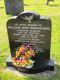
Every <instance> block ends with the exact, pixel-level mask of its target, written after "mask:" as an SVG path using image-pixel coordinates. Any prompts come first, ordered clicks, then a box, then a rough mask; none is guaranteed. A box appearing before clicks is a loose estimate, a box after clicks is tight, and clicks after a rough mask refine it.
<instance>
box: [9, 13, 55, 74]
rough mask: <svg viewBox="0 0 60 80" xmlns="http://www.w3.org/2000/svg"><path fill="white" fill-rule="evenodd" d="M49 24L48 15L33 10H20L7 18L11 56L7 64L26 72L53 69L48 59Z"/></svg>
mask: <svg viewBox="0 0 60 80" xmlns="http://www.w3.org/2000/svg"><path fill="white" fill-rule="evenodd" d="M51 25H52V24H51V20H50V19H49V18H48V17H45V16H40V15H39V14H37V13H34V12H22V13H21V14H20V15H18V16H17V17H14V18H12V19H10V20H8V22H7V31H8V37H9V44H10V50H11V57H10V58H8V59H7V65H8V66H14V67H15V68H16V69H18V70H19V71H22V72H26V73H36V72H41V71H44V70H54V63H53V60H51V59H50V46H51ZM29 52H30V53H29ZM21 61H22V62H21ZM24 61H25V63H24ZM27 62H28V63H27Z"/></svg>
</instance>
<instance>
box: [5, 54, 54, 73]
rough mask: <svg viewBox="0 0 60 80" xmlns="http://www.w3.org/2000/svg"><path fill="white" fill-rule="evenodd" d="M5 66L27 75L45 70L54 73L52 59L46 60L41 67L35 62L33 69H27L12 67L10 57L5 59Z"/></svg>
mask: <svg viewBox="0 0 60 80" xmlns="http://www.w3.org/2000/svg"><path fill="white" fill-rule="evenodd" d="M6 64H7V66H9V67H10V66H11V67H14V68H15V69H17V70H18V71H20V72H24V73H28V74H34V73H40V72H43V71H46V70H50V71H54V61H53V60H52V59H50V60H48V61H47V62H45V63H44V64H43V65H42V64H40V63H39V62H36V63H35V67H34V68H30V69H27V68H20V67H17V66H15V65H13V63H12V60H11V55H10V56H9V57H8V58H7V61H6Z"/></svg>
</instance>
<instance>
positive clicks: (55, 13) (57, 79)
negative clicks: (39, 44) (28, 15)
mask: <svg viewBox="0 0 60 80" xmlns="http://www.w3.org/2000/svg"><path fill="white" fill-rule="evenodd" d="M24 10H25V11H27V10H28V11H35V12H37V13H39V14H40V15H45V16H48V17H50V18H51V20H52V38H51V58H53V59H54V61H55V73H56V74H55V75H54V76H52V77H48V76H44V77H43V76H40V77H36V78H35V77H28V76H20V75H18V74H14V73H13V72H11V71H5V70H6V68H7V66H6V59H7V57H8V56H9V54H10V50H9V44H8V37H7V28H6V22H7V20H8V19H10V18H11V17H12V16H11V15H6V14H5V7H4V0H0V80H60V0H55V1H54V2H50V3H49V5H46V0H29V1H28V0H24Z"/></svg>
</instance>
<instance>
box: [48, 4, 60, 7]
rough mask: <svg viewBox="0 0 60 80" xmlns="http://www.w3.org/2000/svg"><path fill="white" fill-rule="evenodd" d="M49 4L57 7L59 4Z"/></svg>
mask: <svg viewBox="0 0 60 80" xmlns="http://www.w3.org/2000/svg"><path fill="white" fill-rule="evenodd" d="M49 6H51V7H59V6H60V4H49Z"/></svg>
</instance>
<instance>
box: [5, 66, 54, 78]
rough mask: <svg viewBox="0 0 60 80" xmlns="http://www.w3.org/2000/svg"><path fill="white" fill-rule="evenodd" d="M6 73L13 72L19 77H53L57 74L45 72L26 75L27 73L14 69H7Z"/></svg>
mask: <svg viewBox="0 0 60 80" xmlns="http://www.w3.org/2000/svg"><path fill="white" fill-rule="evenodd" d="M4 72H12V73H15V74H16V75H18V76H28V77H37V78H38V77H53V76H54V75H55V74H56V71H48V70H47V71H44V72H41V73H35V74H26V73H22V72H19V71H18V70H16V69H15V68H13V67H7V68H6V69H5V70H4Z"/></svg>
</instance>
